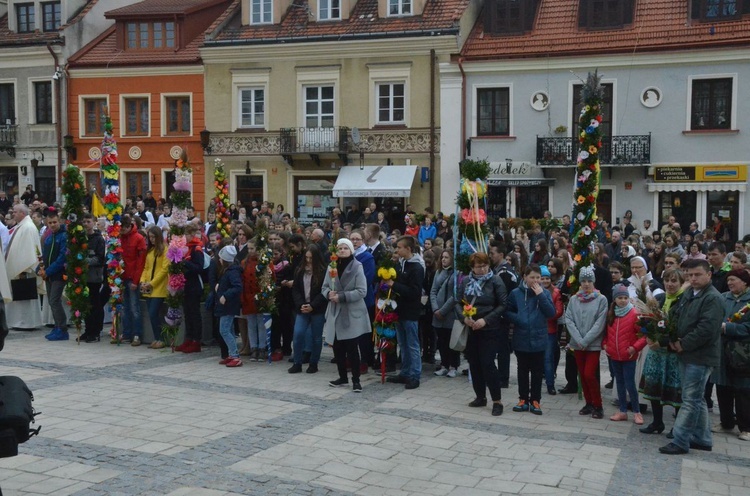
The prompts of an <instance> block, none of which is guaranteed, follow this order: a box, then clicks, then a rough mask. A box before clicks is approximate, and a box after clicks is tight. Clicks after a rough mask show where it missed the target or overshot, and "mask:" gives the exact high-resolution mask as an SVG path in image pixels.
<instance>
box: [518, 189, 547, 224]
mask: <svg viewBox="0 0 750 496" xmlns="http://www.w3.org/2000/svg"><path fill="white" fill-rule="evenodd" d="M546 210H549V188H548V187H546V186H541V187H530V188H526V187H523V188H521V187H519V188H516V217H520V218H522V219H541V218H543V217H544V212H545V211H546Z"/></svg>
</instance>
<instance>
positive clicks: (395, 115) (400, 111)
mask: <svg viewBox="0 0 750 496" xmlns="http://www.w3.org/2000/svg"><path fill="white" fill-rule="evenodd" d="M405 86H406V85H405V84H404V83H403V82H397V83H378V84H377V93H378V97H377V98H378V119H377V123H378V124H403V123H404V122H405V109H406V95H405Z"/></svg>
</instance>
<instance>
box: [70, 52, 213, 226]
mask: <svg viewBox="0 0 750 496" xmlns="http://www.w3.org/2000/svg"><path fill="white" fill-rule="evenodd" d="M170 69H171V71H169V72H171V74H167V75H148V72H149V71H148V68H147V67H143V68H129V69H127V70H123V69H117V68H116V69H109V72H112V73H113V74H112V75H107V74H106V73H104V72H102V71H94V72H93V74H92V73H91V72H92V71H89V70H82V71H76V70H71V71H70V72H71V77H70V79H69V85H68V102H69V108H68V116H69V127H68V128H69V129H70V134H71V136H72V137H73V146H74V147H75V148H76V156H77V159H76V160H74V161H73V162H74V163H75V164H76V165H78V166H79V167H81V169H82V172H84V176H85V179H86V184H87V186H89V187H92V186H93V187H96V189H97V191H101V188H100V187H99V185H100V178H99V157H100V156H101V152H100V149H99V148H100V146H101V142H102V129H101V119H102V113H103V112H108V113H109V116H110V118H111V119H112V125H113V135H114V138H115V140H116V141H117V150H118V161H117V163H118V165H119V166H120V170H121V173H120V196H121V197H122V198H123V202H124V199H125V198H129V197H136V196H138V195H140V196H143V197H145V196H146V191H148V190H150V191H152V192H153V195H154V197H155V198H157V199H158V198H169V194H170V193H171V192H172V182H173V175H174V162H175V160H176V159H177V158H179V157H180V153H181V152H182V150H183V149H185V150H187V152H188V158H189V159H190V162H191V163H192V167H193V185H194V189H193V204H194V206H195V210H196V211H197V212H203V211H204V210H205V206H206V198H205V193H204V187H203V185H204V184H205V176H204V174H205V167H204V165H203V149H202V148H201V145H200V131H201V130H202V129H204V127H205V124H204V99H203V70H202V66H195V67H179V68H178V67H172V68H170ZM100 72H101V73H100ZM105 107H106V109H105ZM185 113H187V116H185V115H184V114H185ZM144 124H145V125H144Z"/></svg>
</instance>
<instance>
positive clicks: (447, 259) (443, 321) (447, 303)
mask: <svg viewBox="0 0 750 496" xmlns="http://www.w3.org/2000/svg"><path fill="white" fill-rule="evenodd" d="M438 267H440V268H439V269H438V271H437V274H435V279H433V281H432V289H430V304H431V305H432V327H433V328H434V329H435V333H436V334H437V339H438V350H440V368H439V369H437V370H436V371H435V375H436V376H439V377H443V376H447V377H451V378H452V377H456V370H458V365H459V362H460V359H461V353H460V352H458V351H456V350H452V349H451V347H450V342H451V330H452V329H453V322H455V321H456V312H455V309H454V305H455V303H456V300H454V299H453V251H451V250H443V253H442V254H441V255H440V261H439V262H438Z"/></svg>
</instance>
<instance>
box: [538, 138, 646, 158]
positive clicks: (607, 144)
mask: <svg viewBox="0 0 750 496" xmlns="http://www.w3.org/2000/svg"><path fill="white" fill-rule="evenodd" d="M579 148H580V143H579V142H578V138H569V137H566V138H547V137H540V136H537V138H536V163H537V165H560V166H565V165H575V164H576V160H577V158H578V150H579ZM599 162H600V163H601V164H604V165H648V164H650V163H651V133H649V134H644V135H631V136H606V137H604V138H602V148H601V150H600V151H599Z"/></svg>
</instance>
